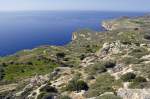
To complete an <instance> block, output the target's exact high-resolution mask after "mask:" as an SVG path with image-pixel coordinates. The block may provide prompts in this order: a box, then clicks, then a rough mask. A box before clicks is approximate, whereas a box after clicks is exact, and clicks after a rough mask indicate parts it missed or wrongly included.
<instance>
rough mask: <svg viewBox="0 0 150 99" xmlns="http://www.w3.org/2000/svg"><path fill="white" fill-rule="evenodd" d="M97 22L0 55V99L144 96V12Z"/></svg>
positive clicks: (147, 92)
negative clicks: (95, 27) (64, 39)
mask: <svg viewBox="0 0 150 99" xmlns="http://www.w3.org/2000/svg"><path fill="white" fill-rule="evenodd" d="M102 25H103V26H104V27H105V29H106V30H107V31H104V32H95V31H91V30H82V31H77V32H75V33H73V37H72V42H71V43H69V44H67V45H66V46H63V47H62V46H57V47H55V46H41V47H39V48H35V49H33V50H25V51H21V52H18V53H16V54H14V55H11V56H7V57H2V58H0V66H1V68H0V79H1V81H0V96H1V99H150V41H149V40H150V34H149V33H150V29H149V28H150V16H143V17H135V18H128V17H123V18H120V19H114V20H109V21H104V22H103V24H102Z"/></svg>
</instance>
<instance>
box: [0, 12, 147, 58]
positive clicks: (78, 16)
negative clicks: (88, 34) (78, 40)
mask: <svg viewBox="0 0 150 99" xmlns="http://www.w3.org/2000/svg"><path fill="white" fill-rule="evenodd" d="M144 14H145V13H144V12H143V13H142V12H102V11H24V12H19V11H18V12H0V56H5V55H10V54H14V53H16V52H17V51H20V50H23V49H32V48H35V47H38V46H41V45H65V44H67V43H69V42H70V41H71V35H72V32H74V31H77V30H80V29H87V28H88V29H92V30H95V31H101V30H102V27H101V22H102V21H103V20H107V19H113V18H118V17H121V16H130V17H133V16H142V15H144Z"/></svg>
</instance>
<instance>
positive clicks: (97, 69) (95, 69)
mask: <svg viewBox="0 0 150 99" xmlns="http://www.w3.org/2000/svg"><path fill="white" fill-rule="evenodd" d="M86 71H87V72H88V73H89V74H90V75H94V74H99V73H103V72H106V71H107V69H106V67H105V66H104V64H103V62H101V63H100V62H98V63H96V64H94V65H92V66H90V67H87V68H86Z"/></svg>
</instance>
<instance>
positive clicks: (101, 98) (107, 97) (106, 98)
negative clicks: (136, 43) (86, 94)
mask: <svg viewBox="0 0 150 99" xmlns="http://www.w3.org/2000/svg"><path fill="white" fill-rule="evenodd" d="M96 99H122V98H121V97H119V96H115V95H113V94H108V95H103V96H99V97H97V98H96Z"/></svg>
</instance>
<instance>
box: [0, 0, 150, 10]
mask: <svg viewBox="0 0 150 99" xmlns="http://www.w3.org/2000/svg"><path fill="white" fill-rule="evenodd" d="M18 10H19V11H20V10H29V11H31V10H98V11H137V12H141V11H145V12H150V0H0V11H18Z"/></svg>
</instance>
